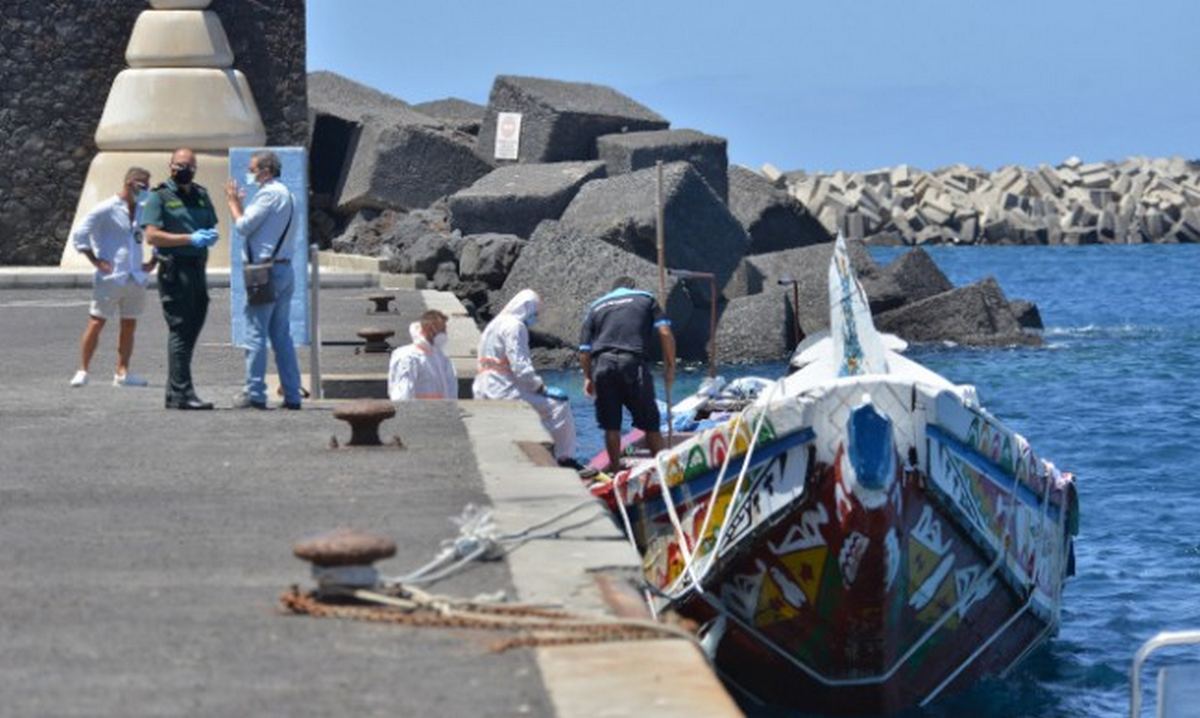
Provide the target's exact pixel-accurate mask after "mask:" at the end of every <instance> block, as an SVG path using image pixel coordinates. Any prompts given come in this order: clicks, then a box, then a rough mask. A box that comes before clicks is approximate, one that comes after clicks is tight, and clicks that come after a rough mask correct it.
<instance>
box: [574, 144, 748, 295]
mask: <svg viewBox="0 0 1200 718" xmlns="http://www.w3.org/2000/svg"><path fill="white" fill-rule="evenodd" d="M655 195H656V170H655V169H654V168H650V169H644V170H638V171H637V172H633V173H630V174H625V175H618V176H616V177H610V178H608V179H603V180H596V181H594V182H589V183H588V184H586V185H584V187H583V189H581V190H580V191H579V194H578V195H576V196H575V199H574V200H573V201H572V202H571V204H570V206H568V207H567V210H566V212H563V216H562V222H563V224H564V225H565V226H567V227H570V228H571V229H573V230H576V231H578V232H581V233H582V234H584V235H587V236H590V237H595V238H597V239H602V240H604V241H605V242H608V243H610V244H613V245H616V246H618V247H620V248H622V249H625V250H627V251H629V252H632V253H634V254H636V255H638V256H640V257H642V258H643V259H646V260H648V261H650V262H656V261H657V244H656V240H655V228H656V227H655V226H656V223H657V211H656V209H655ZM663 215H664V217H665V224H664V226H665V231H666V264H667V266H668V267H669V268H672V269H690V270H695V271H701V272H712V273H714V274H716V275H717V286H718V287H719V288H721V287H724V286H725V283H726V282H727V281H728V280H729V277H730V275H732V274H733V270H734V268H736V267H737V264H738V261H740V260H741V258H742V255H743V254H744V253H745V251H746V244H747V238H746V232H745V230H743V229H742V225H741V224H739V223H738V221H737V219H735V218H734V216H733V215H732V214H730V213H729V209H728V208H726V207H725V203H724V202H722V201H721V199H720V198H719V197H717V196H716V195H715V194H714V193H713V191H712V188H710V187H709V186H708V183H707V182H705V181H704V180H703V179H702V178H701V177H700V175H699V174H698V173H697V172H696V170H694V169H693V168H692V166H691V165H689V164H687V163H686V162H673V163H671V164H669V165H665V166H664V167H663ZM694 296H695V297H696V298H697V299H699V300H700V301H701V303H702V304H701V306H705V307H707V305H708V296H709V295H708V291H707V289H704V288H703V287H702V286H701V287H698V288H697V291H695V293H694Z"/></svg>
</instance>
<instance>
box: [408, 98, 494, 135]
mask: <svg viewBox="0 0 1200 718" xmlns="http://www.w3.org/2000/svg"><path fill="white" fill-rule="evenodd" d="M413 109H414V110H417V111H418V112H421V113H424V114H426V115H429V116H430V117H434V118H437V119H439V120H441V121H442V122H444V123H446V126H447V127H450V128H452V129H455V130H458V131H459V132H466V133H467V134H469V135H478V134H479V126H480V125H482V124H483V116H484V114H486V113H487V108H486V107H484V106H483V105H477V104H475V103H474V102H468V101H466V100H460V99H458V98H457V97H447V98H445V99H443V100H432V101H430V102H422V103H419V104H416V105H413Z"/></svg>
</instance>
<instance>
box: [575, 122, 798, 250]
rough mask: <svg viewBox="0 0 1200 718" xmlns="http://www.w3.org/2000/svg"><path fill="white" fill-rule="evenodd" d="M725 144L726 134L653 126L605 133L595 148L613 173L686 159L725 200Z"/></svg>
mask: <svg viewBox="0 0 1200 718" xmlns="http://www.w3.org/2000/svg"><path fill="white" fill-rule="evenodd" d="M726 145H727V143H726V141H725V138H724V137H714V136H713V135H706V134H704V133H702V132H697V131H695V130H653V131H650V132H626V133H622V134H615V135H604V136H603V137H600V138H598V139H597V140H596V152H597V156H598V157H599V158H600V159H601V160H603V161H604V163H605V164H606V165H608V174H609V175H610V176H611V175H618V174H625V173H627V172H636V171H637V170H641V169H646V168H647V167H654V165H655V163H656V162H658V161H659V160H661V161H662V162H663V164H666V163H668V162H687V163H688V164H690V165H691V166H692V167H694V168H695V170H696V171H697V172H699V173H700V176H701V177H703V178H704V181H705V182H707V183H708V186H709V187H711V188H712V190H713V192H714V193H716V195H717V196H718V197H720V198H721V200H722V201H725V200H726V199H727V198H728V197H729V181H728V179H727V177H726V174H725V173H726V170H727V168H728V167H729V156H728V153H727V151H726ZM780 249H784V247H780Z"/></svg>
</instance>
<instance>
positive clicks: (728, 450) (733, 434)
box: [680, 411, 758, 591]
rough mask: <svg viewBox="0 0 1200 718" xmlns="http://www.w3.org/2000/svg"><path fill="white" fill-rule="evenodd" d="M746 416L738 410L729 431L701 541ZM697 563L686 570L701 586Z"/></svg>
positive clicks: (690, 564) (701, 527)
mask: <svg viewBox="0 0 1200 718" xmlns="http://www.w3.org/2000/svg"><path fill="white" fill-rule="evenodd" d="M744 416H745V412H744V411H741V412H738V415H737V416H736V417H735V418H734V420H733V426H732V429H731V431H730V432H729V434H730V439H731V441H730V443H729V444H727V445H726V446H725V458H724V459H722V460H721V470H720V471H719V472H718V473H717V480H716V481H715V482H714V483H713V488H712V493H711V494H709V499H708V507H707V509H706V510H705V512H704V523H703V524H701V526H700V533H699V534H697V535H698V537H699V539H700V540H701V541H703V540H704V534H705V533H706V532H707V531H708V526H709V523H710V522H711V521H712V517H713V513H714V511H715V509H716V507H717V497H718V495H719V494H720V493H721V484H722V483H723V482H724V481H725V474H726V472H728V471H729V462H730V461H731V460H732V459H733V443H732V442H733V441H736V440H737V432H738V429H739V428H741V425H742V418H743V417H744ZM757 439H758V437H757V435H756V436H755V437H754V440H755V441H757ZM734 498H736V495H735V496H734ZM732 505H733V503H732V500H731V501H730V506H732ZM726 514H728V512H726ZM709 555H710V556H711V555H712V553H711V552H710V553H709ZM695 565H696V562H695V561H689V562H688V563H687V565H685V566H684V570H686V571H687V572H688V574H689V575H691V577H692V584H693V585H696V586H699V585H700V577H699V576H697V575H696V568H695ZM680 575H682V574H680ZM700 590H702V591H703V590H704V589H703V588H701V589H700Z"/></svg>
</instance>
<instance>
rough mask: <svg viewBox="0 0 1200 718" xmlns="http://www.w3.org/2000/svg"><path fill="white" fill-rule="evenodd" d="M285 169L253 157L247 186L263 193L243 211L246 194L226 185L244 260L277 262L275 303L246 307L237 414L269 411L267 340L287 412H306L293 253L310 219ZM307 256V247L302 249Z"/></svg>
mask: <svg viewBox="0 0 1200 718" xmlns="http://www.w3.org/2000/svg"><path fill="white" fill-rule="evenodd" d="M282 173H283V165H282V164H281V163H280V161H279V155H277V154H275V153H274V152H271V151H269V150H263V151H260V152H255V153H254V154H253V155H251V156H250V166H249V167H248V168H247V171H246V184H247V185H250V184H257V185H258V189H257V191H256V192H255V194H254V199H253V200H252V201H251V202H250V205H249V206H248V207H246V208H245V210H244V211H243V209H242V201H243V199H244V196H243V192H241V191H240V190H239V188H238V186H237V183H236V182H234V181H233V180H229V182H228V183H227V184H226V185H225V198H226V200H227V201H228V202H229V213H230V214H231V215H233V220H234V224H235V226H236V228H237V231H238V234H240V235H241V236H242V237H245V238H246V243H245V245H243V246H242V247H234V248H233V251H235V252H241V253H242V258H243V260H247V259H249V260H252V263H253V264H260V263H264V262H272V263H273V264H272V266H271V285H272V287H273V288H274V293H275V299H274V301H271V302H268V303H266V304H256V305H251V304H250V303H249V302H247V303H246V307H245V317H246V343H247V346H246V347H245V349H246V384H245V387H244V388H243V389H242V391H241V393H239V394H238V395H237V396H236V397H234V400H233V406H234V408H236V409H265V408H267V382H266V373H267V341H268V339H269V340H270V343H271V349H272V350H274V352H275V366H276V368H277V369H278V370H279V383H280V385H281V386H282V388H283V408H285V409H299V408H300V363H299V361H298V360H297V359H296V346H295V344H293V343H292V331H291V307H292V292H293V291H294V289H295V276H294V275H293V273H292V264H291V262H292V254H293V253H294V252H295V251H296V249H297V248H296V247H295V246H294V245H295V241H294V240H293V236H294V235H295V233H296V227H297V226H299V224H300V223H301V222H307V221H308V218H307V217H297V216H294V215H295V202H294V201H293V199H292V193H291V192H289V191H288V188H287V187H285V186H284V184H283V183H282V182H280V181H279V175H280V174H282ZM299 249H300V251H307V250H308V248H307V247H301V248H299Z"/></svg>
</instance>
